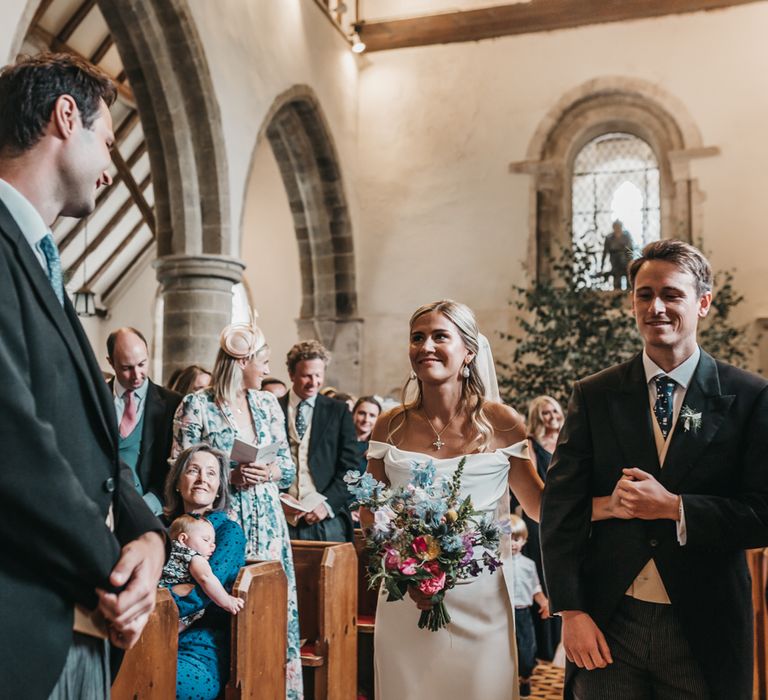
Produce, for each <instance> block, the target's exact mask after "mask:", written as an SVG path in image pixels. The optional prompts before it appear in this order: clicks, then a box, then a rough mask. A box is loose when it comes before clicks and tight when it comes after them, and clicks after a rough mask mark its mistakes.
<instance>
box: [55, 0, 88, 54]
mask: <svg viewBox="0 0 768 700" xmlns="http://www.w3.org/2000/svg"><path fill="white" fill-rule="evenodd" d="M94 5H96V0H85V1H84V2H82V3H80V6H79V7H78V8H77V9H76V10H75V11H74V12H73V13H72V15H71V16H70V18H69V19H68V20H67V22H66V24H64V26H63V27H62V28H61V30H60V31H59V33H58V34H57V35H56V38H57V39H58V40H59V41H60V42H62V43H63V44H66V43H67V42H68V41H69V40H70V39H71V38H72V35H73V34H74V33H75V32H76V31H77V28H78V27H79V26H80V25H81V24H82V23H83V20H84V19H85V18H86V17H87V16H88V13H89V12H90V11H91V10H92V9H93V7H94Z"/></svg>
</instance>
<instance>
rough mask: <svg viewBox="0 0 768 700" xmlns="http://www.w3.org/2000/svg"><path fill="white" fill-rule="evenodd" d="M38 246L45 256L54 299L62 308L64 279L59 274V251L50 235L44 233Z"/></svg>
mask: <svg viewBox="0 0 768 700" xmlns="http://www.w3.org/2000/svg"><path fill="white" fill-rule="evenodd" d="M38 246H39V247H40V250H41V252H42V253H43V255H44V256H45V262H46V264H47V266H48V279H49V280H50V281H51V286H52V287H53V291H54V293H55V294H56V298H57V299H58V300H59V304H61V305H62V306H64V278H63V277H62V274H61V258H60V257H59V249H58V248H57V247H56V243H55V242H54V240H53V236H52V235H51V234H50V233H46V234H45V235H44V236H43V237H42V238H41V239H40V242H39V243H38Z"/></svg>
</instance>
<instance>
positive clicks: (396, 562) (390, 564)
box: [384, 547, 415, 571]
mask: <svg viewBox="0 0 768 700" xmlns="http://www.w3.org/2000/svg"><path fill="white" fill-rule="evenodd" d="M414 561H415V560H414ZM399 566H400V552H398V551H397V550H396V549H392V548H391V547H390V548H389V549H387V550H386V551H385V552H384V568H386V569H389V570H390V571H396V570H397V568H398V567H399Z"/></svg>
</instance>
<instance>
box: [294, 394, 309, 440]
mask: <svg viewBox="0 0 768 700" xmlns="http://www.w3.org/2000/svg"><path fill="white" fill-rule="evenodd" d="M306 406H307V402H306V401H299V405H298V406H296V433H297V434H298V436H299V440H302V439H303V438H304V433H306V432H307V418H306V416H305V415H304V408H305V407H306Z"/></svg>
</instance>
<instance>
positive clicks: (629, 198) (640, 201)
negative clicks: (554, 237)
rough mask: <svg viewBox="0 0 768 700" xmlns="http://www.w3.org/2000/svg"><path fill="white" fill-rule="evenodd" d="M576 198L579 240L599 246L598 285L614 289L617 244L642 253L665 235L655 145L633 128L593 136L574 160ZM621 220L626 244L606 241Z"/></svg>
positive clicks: (575, 235) (595, 274) (576, 235)
mask: <svg viewBox="0 0 768 700" xmlns="http://www.w3.org/2000/svg"><path fill="white" fill-rule="evenodd" d="M571 197H572V199H571V212H572V232H573V242H574V244H575V245H579V246H585V247H587V248H589V249H590V250H592V251H595V255H594V264H593V275H592V278H593V281H594V286H595V287H598V288H601V289H611V288H612V287H614V286H615V285H614V283H613V282H612V276H611V270H612V265H613V266H615V265H616V261H617V260H618V259H620V258H621V253H619V252H616V251H617V248H624V249H628V248H630V247H631V249H632V253H634V254H637V252H638V251H639V250H640V249H641V248H642V247H643V246H644V245H645V244H646V243H650V242H651V241H654V240H658V239H659V238H660V235H661V216H660V206H659V204H660V202H659V165H658V162H657V160H656V156H655V155H654V153H653V150H652V149H651V147H650V146H649V145H648V144H647V143H646V142H645V141H643V140H642V139H641V138H638V137H637V136H634V135H632V134H627V133H608V134H603V135H601V136H598V137H597V138H595V139H592V140H591V141H590V142H589V143H587V144H586V145H585V146H584V147H583V148H582V149H581V151H579V153H578V155H577V156H576V159H575V160H574V164H573V177H572V190H571ZM615 222H620V223H621V228H620V229H619V230H618V231H616V232H615V233H614V236H615V237H616V240H617V241H618V240H621V245H620V246H619V244H618V243H617V244H615V245H612V244H611V243H609V244H608V245H606V236H608V235H610V234H612V233H613V232H614V223H615ZM620 234H621V235H620ZM609 249H611V250H612V251H613V252H611V250H609ZM612 256H613V263H612V260H611V257H612ZM627 256H629V250H627ZM614 281H615V278H614ZM624 283H625V281H624V280H622V284H624ZM619 286H621V285H619Z"/></svg>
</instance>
